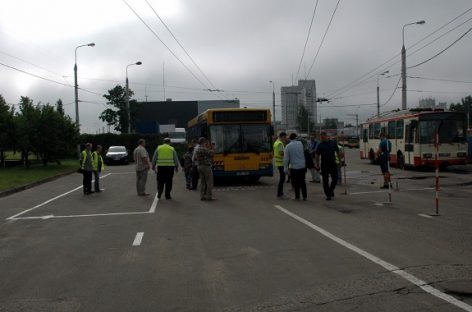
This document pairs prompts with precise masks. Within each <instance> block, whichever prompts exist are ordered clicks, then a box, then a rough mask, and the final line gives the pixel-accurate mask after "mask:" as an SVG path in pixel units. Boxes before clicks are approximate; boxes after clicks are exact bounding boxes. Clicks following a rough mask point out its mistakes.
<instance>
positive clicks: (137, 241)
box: [133, 232, 144, 246]
mask: <svg viewBox="0 0 472 312" xmlns="http://www.w3.org/2000/svg"><path fill="white" fill-rule="evenodd" d="M143 236H144V232H138V233H136V237H135V238H134V241H133V246H140V245H141V242H142V241H143Z"/></svg>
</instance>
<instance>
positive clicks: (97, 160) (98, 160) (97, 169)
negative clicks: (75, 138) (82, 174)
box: [92, 145, 105, 193]
mask: <svg viewBox="0 0 472 312" xmlns="http://www.w3.org/2000/svg"><path fill="white" fill-rule="evenodd" d="M92 168H93V176H94V178H95V183H94V185H95V192H96V193H99V192H101V191H102V190H101V189H100V174H101V172H102V171H103V170H105V165H104V163H103V158H102V146H101V145H97V148H96V150H95V152H93V153H92Z"/></svg>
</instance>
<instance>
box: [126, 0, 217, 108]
mask: <svg viewBox="0 0 472 312" xmlns="http://www.w3.org/2000/svg"><path fill="white" fill-rule="evenodd" d="M122 1H123V2H124V3H125V4H126V6H127V7H128V8H129V9H130V10H131V11H132V12H133V13H134V14H135V15H136V17H137V18H138V19H139V20H140V21H141V22H142V23H143V24H144V26H146V28H147V29H149V31H150V32H151V33H152V34H153V35H154V37H156V38H157V39H158V40H159V41H160V42H161V43H162V44H163V45H164V46H165V47H166V48H167V50H168V51H169V52H170V53H171V54H172V56H174V58H175V59H176V60H177V61H179V63H180V64H181V65H182V66H183V67H184V68H185V69H186V70H187V71H188V72H189V73H190V74H191V75H192V76H193V78H195V80H197V81H198V82H199V83H200V84H201V85H202V86H203V87H204V88H205V89H207V90H208V91H209V92H210V93H211V94H213V95H215V96H216V97H217V98H218V99H220V100H221V99H222V98H221V97H220V96H218V95H217V94H215V93H213V92H211V91H210V90H211V89H210V88H209V87H208V86H207V85H206V84H205V83H204V82H203V81H202V80H201V79H200V78H198V77H197V76H196V75H195V73H194V72H193V71H192V70H191V69H190V68H189V67H188V66H187V65H186V64H185V63H184V62H183V61H182V60H181V59H180V58H179V57H178V56H177V55H176V54H175V52H174V51H172V49H171V48H169V46H168V45H166V44H165V43H164V41H162V39H161V38H160V37H159V35H158V34H157V33H156V32H155V31H154V30H153V29H152V28H151V27H150V26H149V25H148V24H147V23H146V22H145V21H144V19H143V18H142V17H141V16H140V15H139V14H138V12H136V11H135V10H134V9H133V8H132V7H131V5H130V4H129V3H128V2H127V1H126V0H122Z"/></svg>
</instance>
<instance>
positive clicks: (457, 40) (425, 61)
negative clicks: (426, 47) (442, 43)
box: [407, 27, 472, 69]
mask: <svg viewBox="0 0 472 312" xmlns="http://www.w3.org/2000/svg"><path fill="white" fill-rule="evenodd" d="M470 31H472V27H471V28H469V30H468V31H466V32H465V33H464V34H462V35H461V36H460V37H459V38H457V39H456V40H455V41H454V42H453V43H451V44H450V45H448V46H447V47H446V48H445V49H443V50H441V51H439V52H438V53H436V54H435V55H433V56H432V57H430V58H429V59H427V60H424V61H422V62H420V63H418V64H416V65H413V66H409V67H407V68H408V69H410V68H415V67H418V66H420V65H423V64H425V63H427V62H429V61H431V60H432V59H435V58H436V57H438V56H439V55H441V54H443V53H444V52H446V51H447V50H449V48H451V47H452V46H453V45H455V44H456V43H457V42H459V41H460V40H461V39H462V38H464V37H465V36H466V35H467V34H468V33H470Z"/></svg>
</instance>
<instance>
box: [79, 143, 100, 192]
mask: <svg viewBox="0 0 472 312" xmlns="http://www.w3.org/2000/svg"><path fill="white" fill-rule="evenodd" d="M103 170H105V163H104V162H103V158H102V146H101V145H97V146H96V148H95V151H93V152H92V143H86V144H85V149H84V150H83V151H82V153H81V154H80V169H79V171H80V172H81V173H82V175H83V181H82V183H83V189H84V195H89V194H92V193H100V192H101V191H103V190H102V189H100V174H101V172H102V171H103ZM92 177H93V178H94V179H95V183H94V189H95V190H94V191H92Z"/></svg>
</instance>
